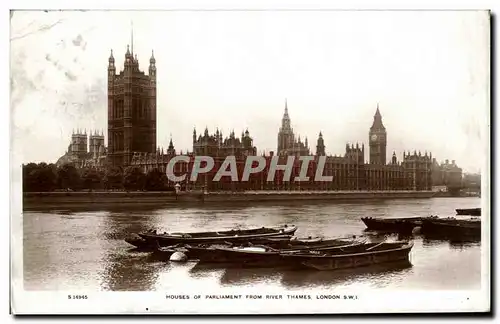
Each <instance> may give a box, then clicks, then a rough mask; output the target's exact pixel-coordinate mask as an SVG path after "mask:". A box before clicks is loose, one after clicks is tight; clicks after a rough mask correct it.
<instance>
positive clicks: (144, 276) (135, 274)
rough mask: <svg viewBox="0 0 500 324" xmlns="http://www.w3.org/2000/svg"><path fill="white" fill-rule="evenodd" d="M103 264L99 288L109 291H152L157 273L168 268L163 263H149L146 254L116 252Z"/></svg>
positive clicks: (167, 265)
mask: <svg viewBox="0 0 500 324" xmlns="http://www.w3.org/2000/svg"><path fill="white" fill-rule="evenodd" d="M105 262H106V265H107V266H106V268H105V270H104V272H103V279H104V280H103V282H102V283H101V288H102V289H104V290H111V291H123V290H124V291H127V290H135V291H144V290H153V288H154V286H155V283H156V280H157V277H158V272H159V271H165V270H167V269H168V268H169V266H170V264H169V263H164V262H149V254H148V253H146V254H145V253H128V252H116V253H114V254H110V255H109V256H108V259H107V260H105Z"/></svg>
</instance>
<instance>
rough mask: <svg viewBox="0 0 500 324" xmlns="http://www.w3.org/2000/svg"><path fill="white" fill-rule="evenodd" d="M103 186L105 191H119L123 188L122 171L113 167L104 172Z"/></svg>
mask: <svg viewBox="0 0 500 324" xmlns="http://www.w3.org/2000/svg"><path fill="white" fill-rule="evenodd" d="M104 186H105V188H106V189H121V188H122V187H123V171H122V169H121V168H120V167H117V166H113V167H110V168H109V169H107V170H106V173H105V175H104Z"/></svg>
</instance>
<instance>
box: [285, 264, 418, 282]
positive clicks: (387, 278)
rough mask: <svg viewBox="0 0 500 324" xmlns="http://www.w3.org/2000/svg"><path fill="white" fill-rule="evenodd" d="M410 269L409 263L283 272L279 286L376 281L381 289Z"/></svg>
mask: <svg viewBox="0 0 500 324" xmlns="http://www.w3.org/2000/svg"><path fill="white" fill-rule="evenodd" d="M411 267H412V264H411V263H410V262H401V263H392V264H384V265H374V266H369V267H360V268H354V269H341V270H336V271H312V270H302V271H294V272H285V273H284V275H283V277H282V278H281V284H282V285H283V286H285V287H289V288H304V287H317V286H334V285H338V284H340V283H342V284H344V285H347V284H349V283H350V282H355V281H372V280H376V281H377V286H379V287H382V286H386V285H388V284H394V282H391V281H393V280H395V279H397V278H401V277H402V276H404V274H405V273H406V272H407V271H408V270H409V269H410V268H411Z"/></svg>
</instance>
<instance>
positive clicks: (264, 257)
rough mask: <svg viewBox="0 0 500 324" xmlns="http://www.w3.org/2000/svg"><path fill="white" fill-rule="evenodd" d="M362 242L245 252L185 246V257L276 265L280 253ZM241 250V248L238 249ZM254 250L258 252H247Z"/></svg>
mask: <svg viewBox="0 0 500 324" xmlns="http://www.w3.org/2000/svg"><path fill="white" fill-rule="evenodd" d="M362 244H364V243H362V242H347V241H342V240H335V239H331V240H325V241H322V242H317V243H316V244H315V245H313V244H309V245H308V244H304V245H295V246H289V247H287V248H279V247H276V248H273V247H270V246H264V245H253V246H248V245H247V246H245V247H244V248H246V250H242V249H235V248H234V247H231V246H228V245H226V246H217V245H213V246H209V247H206V246H187V247H186V249H187V256H188V258H189V259H197V260H199V261H200V262H201V263H241V264H246V265H248V264H260V263H261V262H263V263H264V264H267V265H278V264H281V263H283V260H282V258H281V257H280V253H292V252H299V251H310V250H312V249H314V250H316V251H334V250H337V249H340V248H342V247H346V246H356V245H362ZM240 248H243V247H240ZM251 248H254V249H256V250H258V251H255V253H254V251H249V250H248V249H251Z"/></svg>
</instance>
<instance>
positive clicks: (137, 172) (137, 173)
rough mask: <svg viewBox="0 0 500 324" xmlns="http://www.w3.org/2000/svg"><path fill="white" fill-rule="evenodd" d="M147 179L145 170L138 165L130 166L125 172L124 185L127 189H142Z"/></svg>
mask: <svg viewBox="0 0 500 324" xmlns="http://www.w3.org/2000/svg"><path fill="white" fill-rule="evenodd" d="M145 180H146V176H145V175H144V172H142V170H141V168H139V167H136V166H129V167H128V168H126V169H125V172H124V173H123V187H124V188H125V189H126V190H142V189H143V188H144V182H145Z"/></svg>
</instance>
